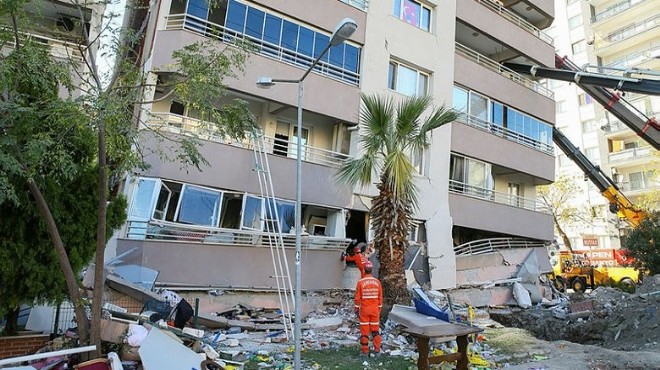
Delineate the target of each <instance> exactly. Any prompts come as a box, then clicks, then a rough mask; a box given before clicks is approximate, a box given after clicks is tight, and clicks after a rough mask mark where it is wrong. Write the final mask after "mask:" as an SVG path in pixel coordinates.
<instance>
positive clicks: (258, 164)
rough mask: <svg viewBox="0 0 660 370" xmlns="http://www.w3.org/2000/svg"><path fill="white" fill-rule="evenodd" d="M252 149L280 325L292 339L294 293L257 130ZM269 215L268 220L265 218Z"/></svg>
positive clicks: (265, 157)
mask: <svg viewBox="0 0 660 370" xmlns="http://www.w3.org/2000/svg"><path fill="white" fill-rule="evenodd" d="M252 144H253V145H252V148H253V151H254V162H255V168H254V171H255V172H256V173H257V177H258V178H259V189H260V190H261V197H262V198H263V199H264V200H265V204H266V209H265V211H266V212H265V214H264V217H263V220H264V230H265V231H266V236H265V238H266V239H268V245H269V246H270V254H271V257H272V259H273V267H274V270H275V274H274V275H273V277H274V278H275V281H276V285H277V294H278V297H279V300H280V307H281V310H282V323H283V324H284V332H285V333H286V336H287V338H289V339H292V338H293V331H292V328H293V325H292V316H293V308H294V304H295V302H294V293H293V287H292V285H291V275H290V273H289V263H288V260H287V258H286V250H285V249H284V239H283V238H282V225H281V223H280V217H279V214H278V210H277V205H276V203H275V192H274V190H273V181H272V177H271V175H270V165H269V163H268V154H267V153H266V141H265V138H264V134H263V132H262V131H261V129H259V128H255V129H254V130H253V131H252ZM269 215H270V216H269Z"/></svg>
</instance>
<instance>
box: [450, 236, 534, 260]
mask: <svg viewBox="0 0 660 370" xmlns="http://www.w3.org/2000/svg"><path fill="white" fill-rule="evenodd" d="M545 246H546V245H545V243H543V242H540V241H537V240H530V239H522V238H491V239H481V240H474V241H471V242H468V243H465V244H461V245H457V246H455V247H454V253H456V255H457V256H465V255H475V254H483V253H490V252H494V251H496V250H498V249H514V248H538V247H545Z"/></svg>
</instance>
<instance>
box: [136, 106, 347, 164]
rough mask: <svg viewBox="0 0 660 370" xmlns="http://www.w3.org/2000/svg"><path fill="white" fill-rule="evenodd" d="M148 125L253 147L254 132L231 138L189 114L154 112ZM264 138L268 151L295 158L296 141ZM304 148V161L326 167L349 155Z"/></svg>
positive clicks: (304, 146) (219, 141)
mask: <svg viewBox="0 0 660 370" xmlns="http://www.w3.org/2000/svg"><path fill="white" fill-rule="evenodd" d="M147 125H148V126H149V128H151V129H153V130H158V131H166V132H172V133H176V134H181V135H187V136H192V137H196V138H198V139H202V140H209V141H213V142H216V143H222V144H227V145H232V146H236V147H240V148H246V149H250V150H252V148H253V144H252V140H251V136H250V134H249V133H246V135H245V136H246V138H245V139H243V140H240V141H237V140H232V139H230V138H228V137H226V136H222V135H219V134H218V131H217V130H216V129H215V124H214V123H211V122H207V121H201V120H198V119H195V118H190V117H186V116H180V115H178V114H172V113H152V117H151V119H150V120H149V121H148V123H147ZM264 142H265V148H264V151H265V152H266V153H271V154H274V155H281V156H284V157H289V158H296V154H297V147H296V143H295V142H294V141H286V140H281V139H276V138H273V137H265V138H264ZM301 152H302V160H303V161H306V162H310V163H315V164H320V165H323V166H327V167H339V166H340V165H341V164H342V163H344V161H346V160H347V159H348V158H349V156H348V155H347V154H343V153H339V152H333V151H331V150H327V149H322V148H316V147H313V146H309V145H303V146H302V148H301Z"/></svg>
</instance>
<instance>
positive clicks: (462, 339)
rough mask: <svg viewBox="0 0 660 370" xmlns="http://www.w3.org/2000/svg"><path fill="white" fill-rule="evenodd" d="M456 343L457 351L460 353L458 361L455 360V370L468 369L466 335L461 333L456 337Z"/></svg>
mask: <svg viewBox="0 0 660 370" xmlns="http://www.w3.org/2000/svg"><path fill="white" fill-rule="evenodd" d="M456 345H457V346H458V353H460V354H461V356H460V357H459V359H458V361H456V370H468V364H469V361H468V357H467V351H468V348H467V345H468V339H467V335H461V336H458V337H456Z"/></svg>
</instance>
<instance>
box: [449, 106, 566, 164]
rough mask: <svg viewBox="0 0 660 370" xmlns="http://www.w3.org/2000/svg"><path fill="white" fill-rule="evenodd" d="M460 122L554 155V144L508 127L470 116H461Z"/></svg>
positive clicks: (459, 117)
mask: <svg viewBox="0 0 660 370" xmlns="http://www.w3.org/2000/svg"><path fill="white" fill-rule="evenodd" d="M457 121H458V122H461V123H464V124H466V125H468V126H472V127H474V128H478V129H480V130H482V131H486V132H490V133H491V134H493V135H496V136H499V137H503V138H505V139H507V140H511V141H514V142H516V143H518V144H522V145H524V146H526V147H529V148H532V149H536V150H538V151H540V152H543V153H546V154H550V155H554V150H555V148H554V145H552V144H546V143H542V142H540V141H538V140H535V139H532V138H531V137H529V136H525V135H523V134H520V133H517V132H515V131H511V130H509V129H507V128H506V127H502V126H498V125H496V124H493V123H491V122H487V121H484V120H482V119H480V118H477V117H474V116H472V115H469V114H460V115H459V116H458V119H457Z"/></svg>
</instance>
